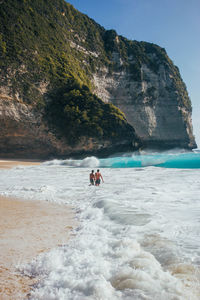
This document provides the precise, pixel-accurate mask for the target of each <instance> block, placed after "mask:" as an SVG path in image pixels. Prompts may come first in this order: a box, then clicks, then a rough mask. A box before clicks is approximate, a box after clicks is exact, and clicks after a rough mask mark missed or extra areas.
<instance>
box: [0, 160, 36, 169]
mask: <svg viewBox="0 0 200 300" xmlns="http://www.w3.org/2000/svg"><path fill="white" fill-rule="evenodd" d="M40 163H41V161H30V160H6V159H0V169H9V168H12V167H16V166H20V165H22V166H32V165H39V164H40Z"/></svg>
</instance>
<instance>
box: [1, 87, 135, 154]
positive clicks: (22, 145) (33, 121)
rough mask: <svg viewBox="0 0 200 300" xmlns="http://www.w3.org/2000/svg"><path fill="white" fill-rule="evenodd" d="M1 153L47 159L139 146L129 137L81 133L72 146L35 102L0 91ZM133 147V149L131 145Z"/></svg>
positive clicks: (105, 152)
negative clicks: (112, 138)
mask: <svg viewBox="0 0 200 300" xmlns="http://www.w3.org/2000/svg"><path fill="white" fill-rule="evenodd" d="M0 129H1V130H0V157H2V158H29V159H47V158H55V157H60V158H64V157H71V156H78V157H79V156H82V155H84V154H88V155H94V154H97V155H103V156H104V155H108V154H110V153H113V152H115V151H116V150H118V151H127V150H131V149H134V148H137V145H130V141H128V140H127V139H124V140H121V141H118V142H116V143H111V141H108V140H105V141H99V140H98V139H95V138H88V137H82V138H81V139H80V140H79V142H78V143H77V144H76V145H75V146H70V145H69V143H67V141H66V139H65V138H64V137H60V136H58V135H57V134H56V133H55V132H53V131H52V130H51V129H50V128H49V127H48V123H47V122H46V121H45V120H44V118H43V114H42V113H39V112H38V110H37V111H35V110H34V109H33V108H32V106H29V105H25V104H23V103H20V102H18V101H16V99H13V98H12V97H10V96H8V95H7V94H5V93H4V94H1V95H0ZM129 147H130V149H129Z"/></svg>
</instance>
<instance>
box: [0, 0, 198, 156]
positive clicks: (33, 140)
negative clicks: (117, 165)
mask: <svg viewBox="0 0 200 300" xmlns="http://www.w3.org/2000/svg"><path fill="white" fill-rule="evenodd" d="M0 67H1V73H0V79H1V81H0V129H1V130H0V156H4V157H12V156H15V157H34V158H46V157H65V156H70V155H82V154H86V153H90V154H101V155H106V154H109V153H113V152H117V151H129V150H130V151H131V150H136V149H138V148H141V147H150V148H152V147H154V148H155V147H156V148H159V149H161V148H162V149H167V148H174V147H179V148H180V147H181V148H186V149H191V148H193V147H195V145H196V144H195V140H194V136H193V133H192V124H191V110H192V109H191V102H190V99H189V97H188V94H187V90H186V87H185V84H184V83H183V81H182V79H181V77H180V74H179V71H178V69H177V67H175V66H174V65H173V63H172V62H171V60H170V59H169V58H168V56H167V54H166V52H165V50H164V49H162V48H160V47H159V46H157V45H154V44H149V43H145V42H137V41H129V40H127V39H126V38H124V37H122V36H118V35H117V33H116V32H115V31H114V30H109V31H107V30H105V29H104V28H103V27H101V26H100V25H98V24H97V23H95V22H94V21H93V20H92V19H90V18H88V17H87V16H86V15H84V14H81V13H80V12H78V11H77V10H76V9H74V8H73V6H72V5H70V4H68V3H66V2H65V1H64V0H54V1H53V0H50V1H48V3H47V2H46V1H45V0H22V1H17V0H7V1H1V6H0Z"/></svg>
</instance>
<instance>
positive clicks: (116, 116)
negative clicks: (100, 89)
mask: <svg viewBox="0 0 200 300" xmlns="http://www.w3.org/2000/svg"><path fill="white" fill-rule="evenodd" d="M49 98H50V101H49V103H48V105H47V107H46V114H47V116H48V119H49V121H50V123H51V124H52V125H53V126H54V127H55V128H56V129H57V130H58V132H61V133H62V135H64V136H65V137H66V138H67V140H68V142H69V143H70V144H76V143H77V142H78V141H79V138H77V137H81V136H84V135H87V136H88V137H95V138H98V139H100V140H107V139H111V140H112V141H117V140H120V139H122V137H123V139H129V140H131V139H134V137H135V133H134V130H133V128H132V127H131V126H130V125H128V124H127V122H126V119H125V116H124V114H123V113H122V112H121V111H120V110H119V109H118V108H116V107H115V106H114V105H112V104H106V103H103V102H102V101H101V100H100V99H99V98H98V97H97V96H95V95H93V94H92V93H91V92H90V91H89V89H88V87H87V86H85V85H83V86H81V85H80V84H78V83H77V82H76V81H74V80H69V82H68V84H67V86H66V87H64V88H60V89H57V90H54V91H53V93H52V94H51V95H49Z"/></svg>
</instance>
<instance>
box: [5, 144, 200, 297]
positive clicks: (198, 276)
mask: <svg viewBox="0 0 200 300" xmlns="http://www.w3.org/2000/svg"><path fill="white" fill-rule="evenodd" d="M97 168H99V169H100V172H101V174H102V176H103V179H104V183H103V182H102V183H101V184H100V186H91V185H90V184H89V173H90V172H91V170H94V171H96V169H97ZM0 194H1V195H4V196H15V197H20V198H24V199H26V200H27V201H29V200H41V201H48V202H53V203H58V204H65V205H67V206H72V207H73V211H74V215H75V218H76V220H77V224H78V225H77V226H76V227H75V228H74V229H73V237H71V239H70V240H69V241H68V242H67V243H66V242H64V241H63V244H62V245H60V246H59V247H56V248H54V249H52V250H50V251H49V252H46V253H42V254H40V255H39V256H38V257H36V258H35V259H34V260H32V261H31V262H29V263H28V264H25V265H20V266H18V271H19V272H22V273H23V274H25V275H28V276H30V277H31V278H33V277H36V278H37V279H39V280H37V283H36V284H35V285H34V286H33V288H32V291H31V293H30V296H29V299H31V300H119V299H120V300H199V299H200V152H199V151H193V152H184V151H180V150H177V151H171V152H170V151H169V152H165V153H156V152H143V153H141V154H140V155H138V154H137V153H123V154H121V153H120V154H119V155H117V156H113V157H108V158H104V159H99V158H98V157H86V158H84V159H79V160H74V159H66V160H51V161H46V162H44V163H41V164H40V165H34V166H28V167H27V166H18V167H15V168H12V169H7V170H0ZM30 217H31V216H30ZM53 221H54V220H52V222H53ZM55 232H56V228H55Z"/></svg>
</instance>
